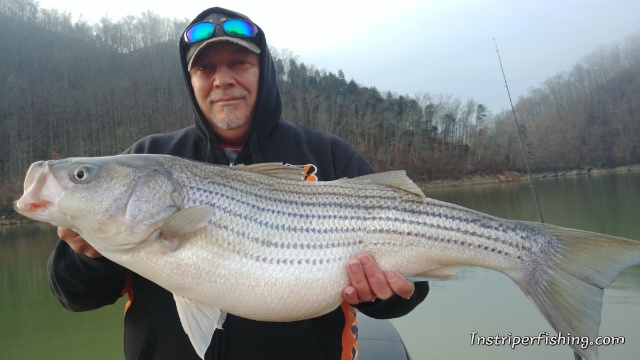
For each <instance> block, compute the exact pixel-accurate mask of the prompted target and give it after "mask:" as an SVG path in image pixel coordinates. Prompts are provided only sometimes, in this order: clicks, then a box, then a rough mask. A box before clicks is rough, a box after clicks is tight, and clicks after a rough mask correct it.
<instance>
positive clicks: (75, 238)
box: [58, 227, 102, 258]
mask: <svg viewBox="0 0 640 360" xmlns="http://www.w3.org/2000/svg"><path fill="white" fill-rule="evenodd" d="M58 237H60V239H61V240H63V241H66V242H67V244H69V246H70V247H71V248H72V249H73V251H75V252H77V253H79V254H85V255H87V256H88V257H90V258H98V257H101V256H102V254H100V253H99V252H98V251H97V250H96V249H94V248H93V246H91V245H89V243H88V242H86V241H85V239H83V238H82V236H80V235H79V234H78V233H77V232H75V231H73V230H71V229H69V228H63V227H58Z"/></svg>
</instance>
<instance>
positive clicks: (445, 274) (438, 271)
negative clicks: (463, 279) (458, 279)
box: [404, 266, 460, 282]
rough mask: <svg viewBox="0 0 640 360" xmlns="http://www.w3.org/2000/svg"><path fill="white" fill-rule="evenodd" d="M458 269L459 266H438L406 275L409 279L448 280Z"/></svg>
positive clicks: (413, 280) (415, 280)
mask: <svg viewBox="0 0 640 360" xmlns="http://www.w3.org/2000/svg"><path fill="white" fill-rule="evenodd" d="M458 271H460V267H458V266H438V267H434V268H432V269H430V270H427V271H425V272H423V273H420V274H415V275H409V276H405V277H404V278H405V279H407V280H408V281H412V282H418V281H429V280H448V279H451V278H452V277H453V276H454V275H455V274H456V273H457V272H458Z"/></svg>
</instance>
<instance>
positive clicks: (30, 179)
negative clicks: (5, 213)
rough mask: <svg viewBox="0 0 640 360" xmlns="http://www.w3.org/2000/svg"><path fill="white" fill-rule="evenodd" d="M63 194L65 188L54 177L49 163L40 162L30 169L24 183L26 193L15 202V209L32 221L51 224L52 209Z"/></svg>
mask: <svg viewBox="0 0 640 360" xmlns="http://www.w3.org/2000/svg"><path fill="white" fill-rule="evenodd" d="M62 193H64V188H63V186H62V185H61V184H60V183H59V182H58V180H57V179H56V178H55V177H54V176H53V174H52V172H51V170H50V168H49V163H48V162H45V161H38V162H36V163H33V164H32V165H31V167H29V170H28V171H27V176H26V177H25V181H24V193H23V195H22V196H21V197H20V199H18V200H16V201H14V202H13V209H14V210H15V211H16V212H17V213H18V214H20V215H23V216H26V217H28V218H30V219H33V220H37V221H45V222H51V221H52V220H53V219H52V218H51V208H52V207H53V206H54V204H55V203H57V200H58V199H59V198H60V196H61V195H62Z"/></svg>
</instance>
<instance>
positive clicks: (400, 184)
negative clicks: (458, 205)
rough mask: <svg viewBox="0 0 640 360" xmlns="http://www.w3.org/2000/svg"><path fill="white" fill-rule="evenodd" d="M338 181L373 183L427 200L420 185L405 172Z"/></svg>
mask: <svg viewBox="0 0 640 360" xmlns="http://www.w3.org/2000/svg"><path fill="white" fill-rule="evenodd" d="M338 181H349V182H372V183H375V184H379V185H384V186H388V187H391V188H394V189H397V190H402V191H406V192H409V193H411V194H414V195H417V196H420V197H421V198H423V199H425V198H426V196H425V195H424V193H423V192H422V190H421V189H420V187H418V185H416V183H414V182H413V180H411V179H410V178H409V177H408V176H407V173H406V172H405V171H404V170H396V171H387V172H382V173H376V174H369V175H364V176H358V177H356V178H353V179H348V180H338Z"/></svg>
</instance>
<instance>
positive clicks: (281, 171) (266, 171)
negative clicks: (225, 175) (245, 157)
mask: <svg viewBox="0 0 640 360" xmlns="http://www.w3.org/2000/svg"><path fill="white" fill-rule="evenodd" d="M233 168H234V169H238V170H244V171H250V172H254V173H259V174H262V175H268V176H273V177H277V178H281V179H289V180H303V179H304V176H305V175H306V174H305V169H304V166H297V165H284V164H283V163H277V162H273V163H260V164H251V165H243V164H239V165H235V166H234V167H233Z"/></svg>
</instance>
